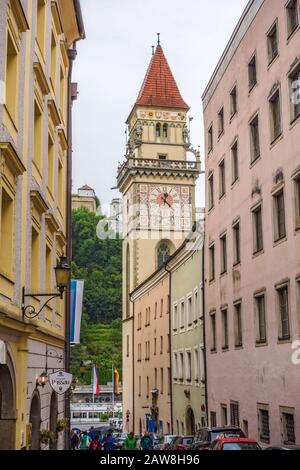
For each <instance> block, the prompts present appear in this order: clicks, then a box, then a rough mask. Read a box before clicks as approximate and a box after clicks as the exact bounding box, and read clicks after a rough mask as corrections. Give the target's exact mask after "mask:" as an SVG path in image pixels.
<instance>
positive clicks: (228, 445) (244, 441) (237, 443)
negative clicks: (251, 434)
mask: <svg viewBox="0 0 300 470" xmlns="http://www.w3.org/2000/svg"><path fill="white" fill-rule="evenodd" d="M210 450H262V449H261V447H260V445H259V444H258V442H256V440H255V439H248V438H247V437H246V438H245V437H218V438H217V439H216V440H215V441H214V442H213V443H212V444H211V447H210Z"/></svg>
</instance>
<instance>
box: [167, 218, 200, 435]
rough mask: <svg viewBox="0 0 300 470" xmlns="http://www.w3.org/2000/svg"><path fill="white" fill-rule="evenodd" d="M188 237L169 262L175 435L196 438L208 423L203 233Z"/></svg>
mask: <svg viewBox="0 0 300 470" xmlns="http://www.w3.org/2000/svg"><path fill="white" fill-rule="evenodd" d="M198 227H199V233H198V232H195V233H194V234H193V238H190V237H189V238H188V239H187V240H186V241H185V242H184V244H183V246H182V247H180V248H179V250H177V252H176V253H174V255H173V256H172V257H171V259H170V260H169V261H168V263H167V266H166V269H167V270H168V271H169V272H170V280H171V286H170V292H171V299H170V305H171V318H170V334H171V361H172V377H171V380H172V407H173V410H172V421H173V433H174V434H177V435H181V434H182V435H189V436H190V435H194V434H195V432H196V431H198V430H199V429H200V428H201V427H202V426H204V425H205V424H206V396H205V350H204V338H203V292H202V290H203V284H202V249H203V233H201V229H200V227H201V226H200V224H199V226H198Z"/></svg>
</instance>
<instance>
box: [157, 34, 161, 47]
mask: <svg viewBox="0 0 300 470" xmlns="http://www.w3.org/2000/svg"><path fill="white" fill-rule="evenodd" d="M157 45H158V46H159V45H160V33H157Z"/></svg>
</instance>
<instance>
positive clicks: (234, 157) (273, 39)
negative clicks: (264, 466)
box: [203, 0, 300, 445]
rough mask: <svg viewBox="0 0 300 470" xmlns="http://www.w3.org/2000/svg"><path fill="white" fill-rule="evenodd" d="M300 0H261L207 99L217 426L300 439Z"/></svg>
mask: <svg viewBox="0 0 300 470" xmlns="http://www.w3.org/2000/svg"><path fill="white" fill-rule="evenodd" d="M299 41H300V29H299V0H288V1H285V0H251V1H250V2H249V3H248V5H247V8H246V10H245V12H244V14H243V16H242V17H241V19H240V21H239V23H238V25H237V27H236V29H235V30H234V33H233V35H232V37H231V39H230V41H229V43H228V45H227V46H226V49H225V51H224V53H223V55H222V57H221V59H220V61H219V63H218V65H217V67H216V69H215V71H214V73H213V75H212V77H211V79H210V81H209V84H208V86H207V88H206V90H205V92H204V95H203V107H204V123H205V134H206V195H207V210H206V235H205V238H206V241H205V276H206V277H205V298H206V301H205V314H206V338H207V341H208V343H207V370H208V402H209V420H210V424H211V425H216V424H217V425H224V424H227V423H228V424H236V425H240V426H242V427H243V429H244V430H245V432H246V433H247V434H248V435H249V436H251V437H253V438H255V439H258V440H259V441H260V442H261V443H262V444H263V445H268V444H282V443H286V444H288V443H290V444H295V443H296V444H300V401H299V396H300V381H299V371H300V369H299V367H300V366H299V365H297V364H298V362H299V361H298V360H297V347H299V346H298V345H299V334H300V315H299V312H300V144H299V135H300V127H299V126H300V100H299V88H300V85H299V83H300V58H299Z"/></svg>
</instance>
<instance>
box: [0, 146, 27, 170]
mask: <svg viewBox="0 0 300 470" xmlns="http://www.w3.org/2000/svg"><path fill="white" fill-rule="evenodd" d="M0 155H2V156H3V157H4V159H5V163H6V165H7V166H8V167H9V168H10V169H11V171H12V172H13V173H14V174H15V175H17V176H19V175H22V174H23V173H24V172H25V171H26V168H25V166H24V165H23V163H22V161H21V159H20V158H19V156H18V154H17V152H16V150H15V149H14V147H13V146H12V144H11V143H10V142H0ZM0 172H1V168H0Z"/></svg>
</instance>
